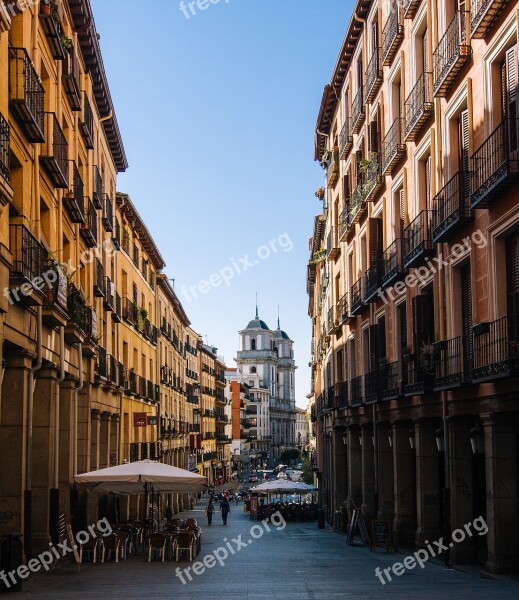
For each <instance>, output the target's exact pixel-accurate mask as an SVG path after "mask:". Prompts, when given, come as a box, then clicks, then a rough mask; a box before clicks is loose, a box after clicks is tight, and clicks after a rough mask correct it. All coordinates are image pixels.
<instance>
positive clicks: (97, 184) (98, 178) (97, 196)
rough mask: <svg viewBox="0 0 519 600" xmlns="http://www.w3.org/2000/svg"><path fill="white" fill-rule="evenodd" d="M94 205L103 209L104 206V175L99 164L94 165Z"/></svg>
mask: <svg viewBox="0 0 519 600" xmlns="http://www.w3.org/2000/svg"><path fill="white" fill-rule="evenodd" d="M92 202H93V203H94V206H95V207H96V208H97V209H98V210H101V209H102V208H103V176H102V175H101V171H100V169H99V167H98V166H96V165H94V191H93V192H92Z"/></svg>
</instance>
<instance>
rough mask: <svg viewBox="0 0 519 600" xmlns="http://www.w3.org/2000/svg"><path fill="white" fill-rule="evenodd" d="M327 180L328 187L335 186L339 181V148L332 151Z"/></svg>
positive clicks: (327, 169)
mask: <svg viewBox="0 0 519 600" xmlns="http://www.w3.org/2000/svg"><path fill="white" fill-rule="evenodd" d="M326 181H327V185H328V188H333V187H335V184H336V183H337V182H338V181H339V150H335V149H334V150H333V151H332V153H331V158H330V164H329V165H328V167H327V168H326Z"/></svg>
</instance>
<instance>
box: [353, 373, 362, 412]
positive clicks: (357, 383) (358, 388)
mask: <svg viewBox="0 0 519 600" xmlns="http://www.w3.org/2000/svg"><path fill="white" fill-rule="evenodd" d="M361 404H362V375H359V376H358V377H354V378H353V379H352V380H351V381H350V406H360V405H361Z"/></svg>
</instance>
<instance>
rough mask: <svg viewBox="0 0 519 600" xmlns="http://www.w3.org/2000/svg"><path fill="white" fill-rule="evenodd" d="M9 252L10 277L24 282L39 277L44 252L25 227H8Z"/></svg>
mask: <svg viewBox="0 0 519 600" xmlns="http://www.w3.org/2000/svg"><path fill="white" fill-rule="evenodd" d="M9 250H10V252H11V255H12V257H13V262H12V266H11V276H12V277H15V278H18V279H21V280H23V281H24V282H32V281H34V280H35V279H36V278H40V277H41V275H42V272H43V257H44V255H45V250H44V248H43V246H42V245H41V244H40V242H39V241H38V240H37V239H36V238H35V237H34V235H33V234H32V233H31V232H30V231H29V230H28V229H27V227H25V225H15V224H11V225H9Z"/></svg>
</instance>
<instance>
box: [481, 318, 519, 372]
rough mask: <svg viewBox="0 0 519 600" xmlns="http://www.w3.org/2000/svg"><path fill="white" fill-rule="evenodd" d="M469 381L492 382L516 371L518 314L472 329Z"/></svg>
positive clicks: (518, 329) (518, 347)
mask: <svg viewBox="0 0 519 600" xmlns="http://www.w3.org/2000/svg"><path fill="white" fill-rule="evenodd" d="M473 332H474V333H473V340H474V341H473V356H474V358H473V370H472V381H473V382H474V383H481V382H484V381H495V380H497V379H502V378H505V377H516V376H517V375H518V374H519V315H507V316H506V317H501V318H500V319H497V320H496V321H492V322H490V323H481V324H479V325H477V326H475V327H474V328H473Z"/></svg>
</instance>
